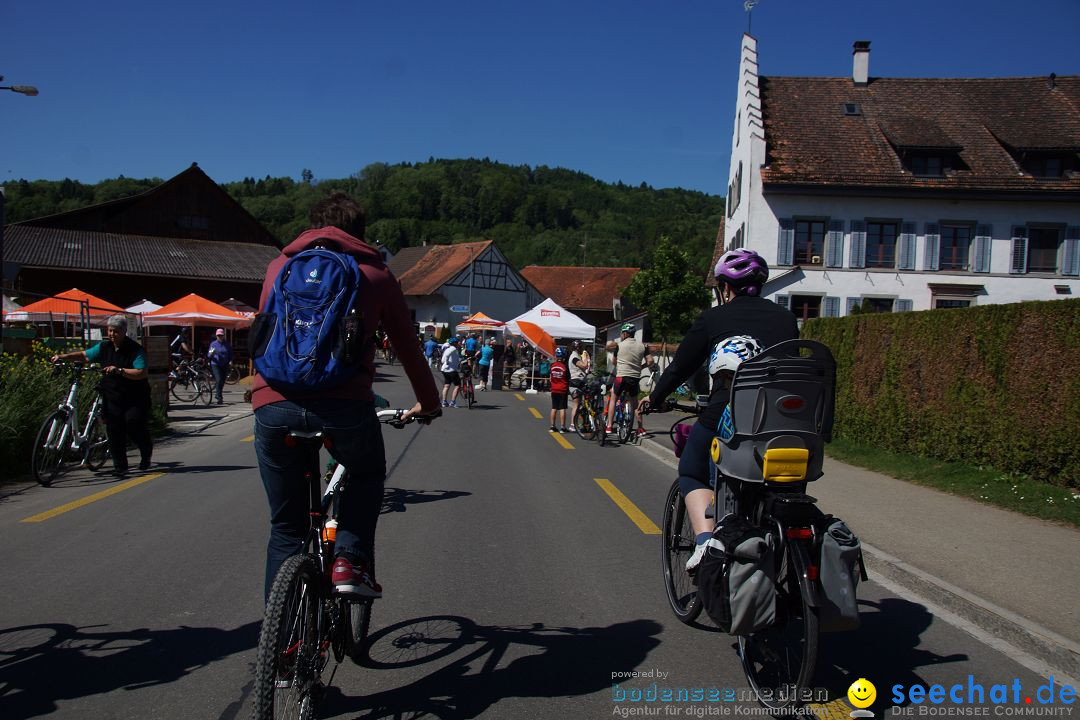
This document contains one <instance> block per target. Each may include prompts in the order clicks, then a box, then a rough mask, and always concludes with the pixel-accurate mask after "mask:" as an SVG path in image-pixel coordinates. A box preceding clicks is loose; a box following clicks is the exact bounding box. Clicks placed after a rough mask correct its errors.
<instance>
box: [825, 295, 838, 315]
mask: <svg viewBox="0 0 1080 720" xmlns="http://www.w3.org/2000/svg"><path fill="white" fill-rule="evenodd" d="M822 310H824V315H825V317H840V298H838V297H831V296H827V297H826V298H825V302H824V303H823V307H822Z"/></svg>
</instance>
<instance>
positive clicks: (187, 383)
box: [169, 358, 214, 405]
mask: <svg viewBox="0 0 1080 720" xmlns="http://www.w3.org/2000/svg"><path fill="white" fill-rule="evenodd" d="M200 360H202V358H196V359H195V360H181V361H180V362H179V363H175V364H174V365H173V368H172V370H171V371H170V372H169V392H170V393H172V396H173V397H174V398H176V400H177V401H178V402H182V403H183V402H198V401H199V400H202V402H203V404H204V405H209V404H210V402H211V401H212V400H213V397H214V384H213V380H212V379H211V378H210V377H209V376H208V373H209V368H208V367H206V366H205V362H203V363H200Z"/></svg>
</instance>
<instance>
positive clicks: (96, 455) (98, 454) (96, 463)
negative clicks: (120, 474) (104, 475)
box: [83, 415, 109, 470]
mask: <svg viewBox="0 0 1080 720" xmlns="http://www.w3.org/2000/svg"><path fill="white" fill-rule="evenodd" d="M107 457H109V437H108V434H107V433H106V432H105V421H104V420H103V419H102V418H101V415H97V416H95V417H94V422H93V423H92V424H91V425H90V432H88V433H87V434H86V443H85V444H84V445H83V464H84V465H86V467H88V468H90V469H91V470H100V469H101V466H102V465H104V464H105V458H107Z"/></svg>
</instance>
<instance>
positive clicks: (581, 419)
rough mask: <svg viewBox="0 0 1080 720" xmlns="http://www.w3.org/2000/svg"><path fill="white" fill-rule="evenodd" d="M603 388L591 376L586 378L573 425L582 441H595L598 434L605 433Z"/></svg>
mask: <svg viewBox="0 0 1080 720" xmlns="http://www.w3.org/2000/svg"><path fill="white" fill-rule="evenodd" d="M601 387H602V385H601V384H600V381H599V380H597V379H596V378H595V377H593V376H591V375H589V376H586V378H585V387H583V388H581V390H580V392H581V398H580V400H579V401H578V408H577V412H575V413H574V419H573V423H574V427H575V428H576V429H577V434H578V435H579V436H580V437H581V439H582V440H587V441H591V440H594V439H596V436H597V434H598V433H601V432H603V427H602V426H603V422H604V421H603V420H601V413H602V412H603V395H602V392H601Z"/></svg>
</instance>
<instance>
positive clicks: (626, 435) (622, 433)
mask: <svg viewBox="0 0 1080 720" xmlns="http://www.w3.org/2000/svg"><path fill="white" fill-rule="evenodd" d="M617 425H618V427H616V428H615V432H617V433H618V435H619V442H620V443H622V444H623V445H625V444H626V443H628V442H630V435H631V434H633V432H634V414H633V413H631V412H630V404H629V403H626V402H625V401H624V402H623V406H622V411H621V413H620V417H619V419H618V421H617Z"/></svg>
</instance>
